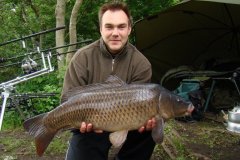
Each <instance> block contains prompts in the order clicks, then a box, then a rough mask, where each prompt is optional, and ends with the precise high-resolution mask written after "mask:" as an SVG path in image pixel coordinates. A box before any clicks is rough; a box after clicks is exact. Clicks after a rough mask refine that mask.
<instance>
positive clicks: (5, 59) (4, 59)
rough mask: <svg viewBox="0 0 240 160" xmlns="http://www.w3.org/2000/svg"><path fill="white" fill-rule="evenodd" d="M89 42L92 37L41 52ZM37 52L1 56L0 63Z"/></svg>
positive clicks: (44, 50)
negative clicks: (8, 56)
mask: <svg viewBox="0 0 240 160" xmlns="http://www.w3.org/2000/svg"><path fill="white" fill-rule="evenodd" d="M89 42H92V39H86V40H84V41H80V42H76V43H72V44H67V45H62V46H59V47H53V48H47V49H43V50H40V52H46V51H49V50H56V49H60V48H65V47H69V46H73V45H78V44H82V43H89ZM37 53H38V51H35V52H30V53H25V54H23V55H19V56H15V57H10V58H0V63H1V62H6V61H9V60H12V59H18V58H21V57H25V56H28V55H35V54H37Z"/></svg>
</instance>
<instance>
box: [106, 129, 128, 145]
mask: <svg viewBox="0 0 240 160" xmlns="http://www.w3.org/2000/svg"><path fill="white" fill-rule="evenodd" d="M127 134H128V131H127V130H123V131H117V132H113V133H111V134H110V135H109V140H110V142H111V143H112V145H113V146H114V147H120V146H121V145H122V144H123V143H124V142H125V140H126V138H127Z"/></svg>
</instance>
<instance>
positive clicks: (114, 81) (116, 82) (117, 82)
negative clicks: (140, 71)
mask: <svg viewBox="0 0 240 160" xmlns="http://www.w3.org/2000/svg"><path fill="white" fill-rule="evenodd" d="M105 83H107V84H111V86H122V85H125V84H126V83H125V82H124V81H123V80H121V79H120V78H119V77H118V76H116V75H110V76H108V78H107V80H106V81H105Z"/></svg>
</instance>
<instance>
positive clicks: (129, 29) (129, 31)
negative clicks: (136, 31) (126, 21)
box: [128, 26, 132, 35]
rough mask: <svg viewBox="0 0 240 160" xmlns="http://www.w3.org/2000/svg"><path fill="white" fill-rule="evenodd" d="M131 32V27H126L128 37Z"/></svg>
mask: <svg viewBox="0 0 240 160" xmlns="http://www.w3.org/2000/svg"><path fill="white" fill-rule="evenodd" d="M131 31H132V27H131V26H129V27H128V35H130V34H131Z"/></svg>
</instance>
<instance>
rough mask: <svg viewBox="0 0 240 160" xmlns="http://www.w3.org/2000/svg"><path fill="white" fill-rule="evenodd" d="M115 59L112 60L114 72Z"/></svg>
mask: <svg viewBox="0 0 240 160" xmlns="http://www.w3.org/2000/svg"><path fill="white" fill-rule="evenodd" d="M114 63H115V59H114V58H113V59H112V72H113V67H114Z"/></svg>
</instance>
